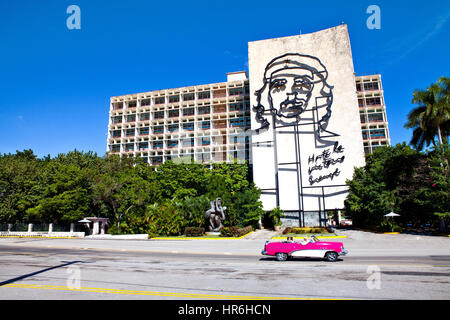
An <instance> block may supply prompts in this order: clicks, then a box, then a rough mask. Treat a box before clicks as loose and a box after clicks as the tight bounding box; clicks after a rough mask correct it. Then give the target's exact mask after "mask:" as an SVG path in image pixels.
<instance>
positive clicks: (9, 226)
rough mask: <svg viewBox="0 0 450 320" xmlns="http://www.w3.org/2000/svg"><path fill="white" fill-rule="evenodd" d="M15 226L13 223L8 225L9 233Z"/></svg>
mask: <svg viewBox="0 0 450 320" xmlns="http://www.w3.org/2000/svg"><path fill="white" fill-rule="evenodd" d="M12 227H13V225H12V224H11V223H8V232H11V229H12Z"/></svg>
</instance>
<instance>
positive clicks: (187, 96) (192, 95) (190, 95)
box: [183, 93, 195, 101]
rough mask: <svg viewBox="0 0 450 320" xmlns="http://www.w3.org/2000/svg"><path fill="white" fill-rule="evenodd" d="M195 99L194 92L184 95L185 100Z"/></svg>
mask: <svg viewBox="0 0 450 320" xmlns="http://www.w3.org/2000/svg"><path fill="white" fill-rule="evenodd" d="M194 99H195V94H194V93H186V94H184V95H183V101H192V100H194Z"/></svg>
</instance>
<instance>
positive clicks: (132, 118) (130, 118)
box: [127, 114, 136, 122]
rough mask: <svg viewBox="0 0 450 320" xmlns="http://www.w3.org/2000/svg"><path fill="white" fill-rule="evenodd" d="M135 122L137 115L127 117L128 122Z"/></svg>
mask: <svg viewBox="0 0 450 320" xmlns="http://www.w3.org/2000/svg"><path fill="white" fill-rule="evenodd" d="M134 121H136V115H135V114H129V115H127V122H134Z"/></svg>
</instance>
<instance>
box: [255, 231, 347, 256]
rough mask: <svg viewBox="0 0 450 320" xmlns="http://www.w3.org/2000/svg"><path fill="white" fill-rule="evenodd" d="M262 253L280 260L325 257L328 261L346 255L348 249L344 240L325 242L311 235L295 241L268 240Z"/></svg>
mask: <svg viewBox="0 0 450 320" xmlns="http://www.w3.org/2000/svg"><path fill="white" fill-rule="evenodd" d="M261 253H262V254H263V255H268V256H275V258H276V259H277V260H278V261H286V260H287V259H288V258H289V257H309V258H324V259H326V260H327V261H336V260H337V259H338V257H339V256H344V255H346V254H347V253H348V251H347V250H344V244H343V243H342V242H324V241H320V240H319V239H317V238H316V237H315V236H311V237H310V238H309V239H307V238H304V239H303V240H302V241H293V239H292V238H290V239H289V238H288V241H281V242H269V241H266V243H265V245H264V250H263V251H262V252H261Z"/></svg>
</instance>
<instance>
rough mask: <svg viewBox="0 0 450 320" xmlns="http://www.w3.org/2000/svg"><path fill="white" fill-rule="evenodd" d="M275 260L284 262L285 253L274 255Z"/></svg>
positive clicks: (285, 258)
mask: <svg viewBox="0 0 450 320" xmlns="http://www.w3.org/2000/svg"><path fill="white" fill-rule="evenodd" d="M275 258H276V259H277V261H286V260H287V258H288V255H287V253H284V252H278V253H277V254H275Z"/></svg>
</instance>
